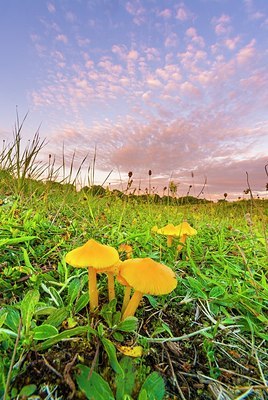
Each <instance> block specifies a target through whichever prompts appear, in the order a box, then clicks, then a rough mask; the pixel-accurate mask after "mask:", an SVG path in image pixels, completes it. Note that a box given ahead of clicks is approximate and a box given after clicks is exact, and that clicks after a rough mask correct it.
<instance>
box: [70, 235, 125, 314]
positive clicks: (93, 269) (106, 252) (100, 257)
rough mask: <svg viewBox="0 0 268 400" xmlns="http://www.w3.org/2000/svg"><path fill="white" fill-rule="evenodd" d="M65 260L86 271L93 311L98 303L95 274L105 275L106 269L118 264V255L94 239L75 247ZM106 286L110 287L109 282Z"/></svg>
mask: <svg viewBox="0 0 268 400" xmlns="http://www.w3.org/2000/svg"><path fill="white" fill-rule="evenodd" d="M65 260H66V262H67V263H68V264H70V265H72V266H73V267H76V268H87V269H88V289H89V301H90V311H94V310H95V308H97V307H98V303H99V295H98V289H97V272H106V273H107V270H108V268H111V267H112V266H114V265H115V264H117V263H118V261H119V255H118V252H117V250H116V249H114V248H113V247H111V246H107V245H104V244H101V243H98V242H96V241H95V240H94V239H90V240H88V241H87V242H86V243H85V244H84V245H83V246H80V247H77V248H76V249H74V250H71V251H70V252H69V253H67V254H66V257H65ZM109 272H111V271H109ZM109 272H108V273H109ZM108 279H109V277H108ZM112 279H113V276H112ZM108 285H110V286H111V282H110V283H109V281H108ZM108 290H109V293H110V290H111V293H112V289H110V287H109V288H108Z"/></svg>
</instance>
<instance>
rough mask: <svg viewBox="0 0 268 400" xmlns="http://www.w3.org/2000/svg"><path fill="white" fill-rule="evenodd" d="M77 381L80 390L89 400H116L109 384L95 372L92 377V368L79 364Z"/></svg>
mask: <svg viewBox="0 0 268 400" xmlns="http://www.w3.org/2000/svg"><path fill="white" fill-rule="evenodd" d="M77 367H78V372H79V373H78V375H76V381H77V384H78V386H79V389H80V390H81V391H83V392H84V393H85V395H86V397H87V399H89V400H115V398H114V395H113V392H112V390H111V388H110V386H109V385H108V383H107V382H106V381H105V380H104V379H103V378H102V377H101V376H100V375H99V374H97V372H95V371H93V372H92V374H91V375H90V368H89V367H87V366H86V365H81V364H79V365H78V366H77Z"/></svg>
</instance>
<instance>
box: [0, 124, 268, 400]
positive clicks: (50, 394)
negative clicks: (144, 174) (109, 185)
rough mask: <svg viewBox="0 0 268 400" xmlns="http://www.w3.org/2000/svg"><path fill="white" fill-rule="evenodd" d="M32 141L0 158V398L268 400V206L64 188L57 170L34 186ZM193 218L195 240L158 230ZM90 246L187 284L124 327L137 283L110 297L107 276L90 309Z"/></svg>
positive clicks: (148, 299) (151, 301)
mask: <svg viewBox="0 0 268 400" xmlns="http://www.w3.org/2000/svg"><path fill="white" fill-rule="evenodd" d="M18 127H19V126H18ZM20 138H21V136H20V129H18V131H17V135H15V138H14V143H13V144H12V145H11V146H9V147H5V149H4V150H3V151H2V154H1V156H0V166H1V169H0V183H1V186H0V218H1V225H0V289H1V290H0V304H1V306H0V357H1V363H0V397H1V398H2V399H4V400H7V399H62V400H65V399H96V400H102V399H103V400H112V399H116V400H131V399H138V400H146V399H148V400H153V399H155V400H161V399H166V400H167V399H170V400H171V399H174V400H175V399H182V400H186V399H187V400H194V399H202V400H209V399H215V400H217V399H218V400H234V399H236V400H240V399H255V400H257V399H258V400H261V399H262V400H264V399H268V348H267V339H268V332H267V327H268V312H267V311H268V263H267V250H268V242H267V221H268V202H267V200H260V199H251V200H247V201H246V200H244V201H238V202H233V203H231V202H227V201H222V202H220V203H217V204H216V203H204V204H202V203H199V204H190V203H187V201H186V202H185V203H184V204H183V205H181V204H179V203H178V204H176V201H173V202H171V203H170V204H169V203H167V204H166V203H163V202H161V199H160V201H158V202H157V203H155V201H154V196H153V195H147V196H144V198H143V200H142V201H140V200H139V198H138V197H136V196H123V197H120V196H118V195H117V194H116V193H112V192H110V191H109V190H105V191H104V192H103V193H102V194H101V195H100V194H98V193H92V192H91V191H90V190H89V191H83V190H82V191H77V190H75V185H74V183H75V182H73V181H71V180H69V181H68V182H67V183H66V180H65V182H62V183H61V184H60V183H57V182H55V180H54V179H53V178H54V172H55V170H54V172H51V171H52V169H51V165H50V166H48V167H46V168H48V169H47V171H48V177H47V179H46V181H41V180H39V179H36V177H37V178H38V174H39V172H40V171H41V170H42V173H44V167H43V166H40V164H36V156H37V155H38V152H39V151H40V148H41V147H42V146H43V143H42V142H40V141H39V137H38V136H36V137H35V142H34V141H33V142H32V143H31V144H29V146H28V150H27V149H26V150H22V148H21V147H20V146H21V144H20ZM31 146H32V147H31ZM40 168H41V169H40ZM183 221H187V222H188V223H189V224H190V225H191V226H192V227H193V228H194V229H195V230H196V231H197V233H196V235H194V236H191V237H188V238H187V240H186V241H185V243H180V237H177V238H173V242H172V244H171V245H170V246H168V245H167V238H166V237H165V236H164V235H161V234H158V233H157V232H156V231H155V230H154V229H153V230H152V228H153V227H155V226H157V227H159V228H161V227H164V226H166V225H167V224H170V223H172V224H174V225H178V224H180V223H182V222H183ZM89 239H94V240H95V241H97V242H98V243H100V244H104V245H108V246H111V247H113V248H114V249H116V250H117V251H118V253H119V256H120V260H121V261H124V260H126V259H129V260H130V259H132V258H133V259H135V258H140V259H144V258H150V259H152V260H154V261H156V262H157V263H161V264H163V265H165V266H167V267H168V268H170V269H171V270H172V271H174V273H175V275H176V279H177V286H176V288H175V289H174V290H173V291H171V292H170V293H169V294H164V295H160V296H155V295H151V294H144V295H143V297H142V300H141V302H140V304H139V306H138V308H137V310H136V312H135V315H134V316H130V317H127V318H126V319H122V315H121V309H122V303H123V298H124V292H125V290H126V289H125V287H124V286H123V285H122V284H120V282H119V281H118V280H117V279H116V278H115V280H114V282H115V298H114V299H112V300H111V301H109V300H108V288H107V276H106V274H100V273H98V275H97V283H98V295H99V304H98V307H97V308H95V309H94V310H91V309H90V307H89V305H90V299H89V294H88V273H87V269H86V268H84V269H83V268H82V269H79V268H75V267H73V266H72V265H70V264H68V263H67V262H66V254H68V253H69V252H70V251H72V250H73V249H75V248H77V247H80V246H83V245H84V244H85V243H86V242H87V241H88V240H89ZM126 245H128V246H130V247H126ZM139 279H140V280H142V279H143V277H142V276H140V277H139ZM153 279H154V276H152V280H153Z"/></svg>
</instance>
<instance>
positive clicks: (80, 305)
mask: <svg viewBox="0 0 268 400" xmlns="http://www.w3.org/2000/svg"><path fill="white" fill-rule="evenodd" d="M88 302H89V295H88V292H86V293H84V294H82V295H81V296H80V297H79V299H78V300H77V302H76V304H75V307H74V312H75V313H78V312H79V311H80V310H82V308H84V307H86V305H87V304H88Z"/></svg>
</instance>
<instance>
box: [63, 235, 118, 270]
mask: <svg viewBox="0 0 268 400" xmlns="http://www.w3.org/2000/svg"><path fill="white" fill-rule="evenodd" d="M65 260H66V262H67V263H68V264H70V265H72V266H73V267H76V268H86V267H88V266H91V267H93V268H95V269H97V270H98V272H101V270H105V269H107V268H108V267H111V266H113V265H114V264H116V263H117V262H118V261H119V255H118V252H117V250H116V249H114V248H113V247H111V246H107V245H105V244H101V243H98V242H96V240H94V239H90V240H88V241H87V242H86V243H85V244H84V245H83V246H80V247H77V248H76V249H74V250H71V251H70V252H69V253H67V255H66V257H65Z"/></svg>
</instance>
